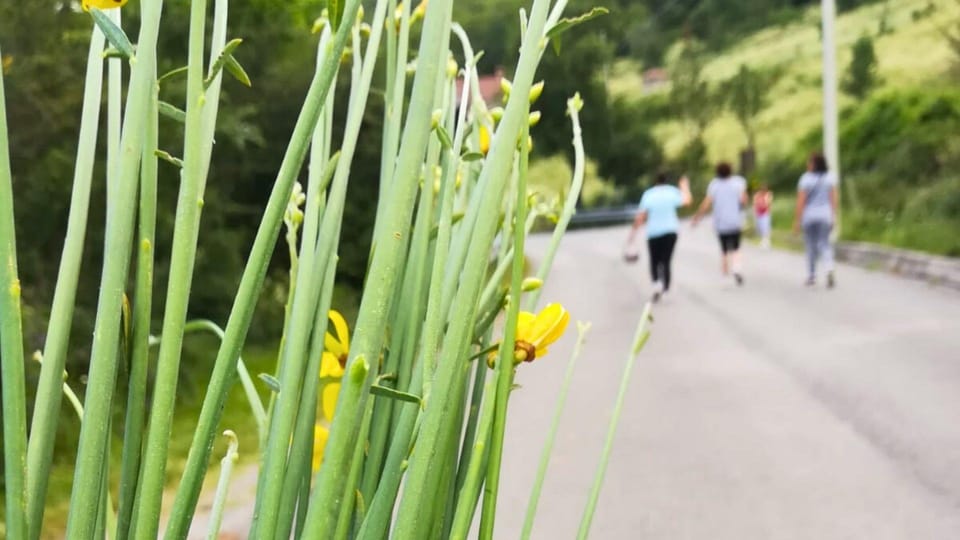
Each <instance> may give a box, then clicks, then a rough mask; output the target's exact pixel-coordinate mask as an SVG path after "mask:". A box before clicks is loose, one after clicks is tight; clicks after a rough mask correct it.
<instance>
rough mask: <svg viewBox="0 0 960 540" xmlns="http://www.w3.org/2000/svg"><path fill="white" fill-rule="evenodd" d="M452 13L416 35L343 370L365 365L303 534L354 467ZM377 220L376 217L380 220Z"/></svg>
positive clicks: (331, 504)
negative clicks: (406, 98)
mask: <svg viewBox="0 0 960 540" xmlns="http://www.w3.org/2000/svg"><path fill="white" fill-rule="evenodd" d="M450 13H451V1H450V0H440V1H439V2H435V3H433V4H431V6H430V9H429V10H427V15H426V21H425V23H424V31H423V34H422V36H421V48H420V51H421V56H420V62H419V64H418V69H417V76H416V78H415V80H414V84H413V91H412V94H411V105H410V113H409V114H408V116H407V123H406V127H405V129H404V136H403V138H402V139H403V142H402V145H401V149H400V158H399V160H398V162H397V166H396V173H395V175H394V179H393V187H392V188H391V204H390V205H389V206H388V208H386V209H385V210H384V215H383V218H384V220H383V226H381V227H378V228H377V231H376V238H374V245H375V246H376V249H375V250H374V253H373V259H372V262H371V264H370V273H369V275H368V276H367V286H366V288H365V290H364V295H363V299H362V301H361V305H360V313H359V316H358V319H357V325H356V332H355V335H354V341H353V344H352V346H351V351H350V360H348V363H347V372H348V373H350V372H351V371H353V370H355V369H356V368H355V366H354V364H355V363H358V362H360V361H361V360H362V361H363V362H369V364H370V370H369V373H368V374H367V378H366V380H365V381H364V382H363V384H362V385H344V387H342V389H341V393H340V397H339V399H338V403H337V414H336V417H335V418H334V420H333V428H332V430H331V435H330V443H329V445H328V448H327V450H326V453H325V456H324V466H323V467H321V468H320V472H319V473H318V475H317V480H316V487H315V488H314V495H313V497H312V498H311V501H310V507H309V510H308V513H307V527H306V529H304V537H305V538H320V537H321V535H323V534H325V532H324V531H331V530H334V528H335V527H336V521H337V517H338V511H337V509H338V508H339V505H340V503H342V498H343V486H344V484H345V483H346V481H347V476H348V475H349V473H350V470H351V467H350V465H351V461H352V459H353V453H354V449H355V444H356V441H357V438H358V436H359V434H360V429H361V427H362V424H363V422H362V416H363V413H364V411H365V409H366V400H367V399H368V397H369V389H370V385H371V383H372V379H373V377H376V374H377V372H378V369H379V358H380V351H381V348H382V346H383V336H384V330H385V328H386V324H387V315H388V314H389V312H390V306H389V303H390V299H391V298H392V297H393V294H394V286H395V282H396V276H397V273H398V268H399V266H400V263H401V261H402V259H403V248H404V246H405V245H406V241H405V239H404V238H403V233H402V231H405V230H408V229H409V222H410V216H411V214H412V212H413V206H414V201H415V198H416V193H417V187H418V184H419V182H418V181H417V180H418V178H419V173H420V168H421V164H422V160H423V152H424V149H425V148H426V144H427V138H428V137H429V134H430V113H431V111H432V107H433V103H434V95H433V94H434V86H435V81H436V76H437V71H438V69H439V68H440V66H439V64H440V61H439V60H440V51H443V50H446V43H447V39H448V36H447V35H445V34H444V29H445V25H446V21H447V19H448V18H449V17H450ZM378 221H379V220H378Z"/></svg>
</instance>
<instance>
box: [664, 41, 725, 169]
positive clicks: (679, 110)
mask: <svg viewBox="0 0 960 540" xmlns="http://www.w3.org/2000/svg"><path fill="white" fill-rule="evenodd" d="M705 63H706V49H705V47H704V46H703V44H701V43H700V42H697V41H694V40H687V41H686V42H684V44H683V46H682V48H681V49H680V51H679V53H678V54H677V56H676V57H675V58H674V60H673V62H672V63H671V67H670V82H671V85H672V86H671V88H670V105H671V108H672V109H673V111H674V114H676V115H677V116H678V117H679V118H681V119H682V120H683V121H684V122H685V123H686V125H687V127H688V129H689V130H690V141H689V142H688V144H687V146H688V150H689V152H688V151H684V156H689V157H690V159H684V160H683V161H684V162H683V163H682V165H683V166H684V167H685V168H686V169H687V170H688V171H691V172H693V171H696V170H699V169H702V168H703V166H704V162H703V160H704V158H705V152H703V151H701V150H702V148H703V147H704V143H703V133H704V131H706V129H707V127H709V126H710V123H711V122H713V120H714V119H715V118H716V116H717V114H718V113H719V112H720V109H721V105H722V102H721V100H720V99H719V94H718V93H717V92H715V91H714V89H713V88H711V86H710V84H709V83H708V82H707V81H706V80H705V79H704V78H703V66H704V64H705Z"/></svg>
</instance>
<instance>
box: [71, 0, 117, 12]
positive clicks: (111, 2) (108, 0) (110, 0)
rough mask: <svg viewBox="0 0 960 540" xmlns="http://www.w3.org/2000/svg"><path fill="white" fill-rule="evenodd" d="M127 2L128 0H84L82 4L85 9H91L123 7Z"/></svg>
mask: <svg viewBox="0 0 960 540" xmlns="http://www.w3.org/2000/svg"><path fill="white" fill-rule="evenodd" d="M126 3H127V0H83V1H82V2H81V4H80V5H82V6H83V10H84V11H90V8H92V7H95V8H97V9H113V8H118V7H123V5H124V4H126Z"/></svg>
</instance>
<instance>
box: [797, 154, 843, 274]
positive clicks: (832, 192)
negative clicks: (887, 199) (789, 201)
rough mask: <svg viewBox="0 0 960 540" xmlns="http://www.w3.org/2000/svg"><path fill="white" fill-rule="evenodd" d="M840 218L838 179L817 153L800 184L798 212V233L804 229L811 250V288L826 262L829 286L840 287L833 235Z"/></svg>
mask: <svg viewBox="0 0 960 540" xmlns="http://www.w3.org/2000/svg"><path fill="white" fill-rule="evenodd" d="M836 215H837V178H836V176H834V175H833V174H832V173H830V171H829V168H828V166H827V160H826V159H825V158H824V157H823V155H822V154H818V153H814V154H813V155H811V156H810V160H809V161H808V162H807V172H805V173H804V174H803V176H801V177H800V182H799V183H798V185H797V210H796V217H795V219H794V222H793V229H794V232H796V233H799V232H800V229H801V227H802V229H803V240H804V243H805V244H806V247H807V271H808V273H807V285H808V286H813V285H816V283H817V263H818V262H820V261H822V262H823V268H824V270H826V272H827V287H830V288H833V287H834V286H835V285H836V276H835V275H834V269H833V246H832V245H831V243H830V233H831V232H832V231H833V224H834V222H835V219H836Z"/></svg>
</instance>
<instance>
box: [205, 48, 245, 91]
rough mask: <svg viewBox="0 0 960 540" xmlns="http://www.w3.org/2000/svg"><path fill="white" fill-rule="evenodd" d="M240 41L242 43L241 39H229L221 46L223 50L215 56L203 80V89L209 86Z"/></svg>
mask: <svg viewBox="0 0 960 540" xmlns="http://www.w3.org/2000/svg"><path fill="white" fill-rule="evenodd" d="M241 43H243V40H242V39H231V40H230V41H229V42H228V43H227V44H226V45H224V46H223V50H222V51H221V52H220V55H219V56H217V59H216V60H215V61H214V62H213V65H212V66H210V72H209V73H208V74H207V78H206V79H204V80H203V88H204V89H207V88H210V85H211V84H212V83H213V80H214V79H216V78H217V75H219V74H220V72H221V71H222V70H223V65H224V64H225V63H226V62H227V58H230V57H232V56H233V51H235V50H237V47H239V46H240V44H241ZM241 70H242V68H241ZM247 86H249V85H247Z"/></svg>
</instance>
